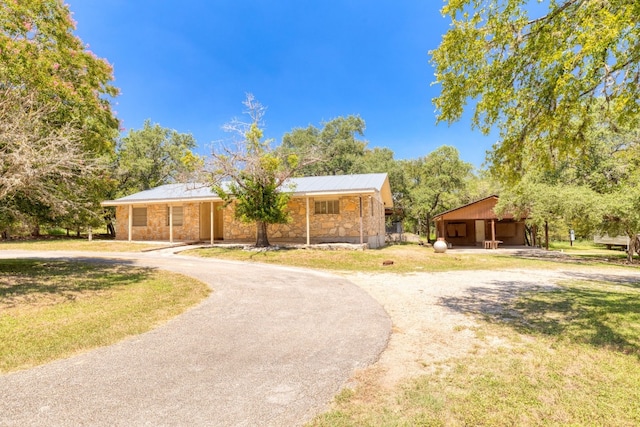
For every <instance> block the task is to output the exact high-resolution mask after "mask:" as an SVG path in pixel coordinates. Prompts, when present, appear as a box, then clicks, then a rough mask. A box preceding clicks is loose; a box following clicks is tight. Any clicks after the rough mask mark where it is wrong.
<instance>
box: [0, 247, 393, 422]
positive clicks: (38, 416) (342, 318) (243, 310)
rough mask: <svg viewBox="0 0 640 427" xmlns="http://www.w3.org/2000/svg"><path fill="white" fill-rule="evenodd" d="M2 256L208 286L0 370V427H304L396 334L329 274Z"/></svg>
mask: <svg viewBox="0 0 640 427" xmlns="http://www.w3.org/2000/svg"><path fill="white" fill-rule="evenodd" d="M0 257H2V258H16V257H43V258H74V259H84V260H102V261H104V259H111V260H117V261H115V262H128V263H132V264H135V265H142V266H149V267H157V268H162V269H166V270H171V271H175V272H179V273H183V274H187V275H189V276H192V277H195V278H197V279H199V280H202V281H204V282H206V283H208V284H209V285H210V286H211V287H212V288H213V290H214V292H213V293H212V294H211V296H210V297H209V298H207V299H206V300H205V301H204V302H203V303H201V304H200V305H198V306H196V307H194V308H192V309H191V310H189V311H187V312H186V313H184V314H183V315H181V316H178V317H177V318H175V319H173V320H171V321H169V322H168V323H166V324H164V325H163V326H161V327H159V328H157V329H154V330H153V331H150V332H148V333H145V334H143V335H139V336H136V337H133V338H130V339H126V340H124V341H122V342H120V343H118V344H115V345H113V346H109V347H104V348H99V349H96V350H93V351H90V352H87V353H85V354H81V355H79V356H75V357H72V358H69V359H65V360H60V361H57V362H53V363H50V364H47V365H43V366H40V367H37V368H34V369H30V370H26V371H20V372H15V373H11V374H8V375H3V376H0V425H2V426H30V425H37V426H44V425H46V426H78V425H87V426H88V425H91V426H94V425H95V426H101V425H105V426H106V425H108V426H132V425H133V426H135V425H150V426H163V425H165V426H176V425H184V426H203V425H207V426H254V425H260V426H269V425H271V426H293V425H300V424H303V423H304V422H305V421H308V420H309V419H311V418H312V417H313V416H314V415H316V414H318V413H319V412H322V411H323V410H325V409H327V405H328V403H329V402H330V401H331V399H332V397H333V396H334V395H335V393H336V392H338V391H339V389H340V388H341V387H342V386H343V385H344V384H345V383H346V381H348V379H349V378H350V377H351V376H352V375H353V373H354V370H355V369H357V368H362V367H365V366H367V365H369V364H371V363H373V362H374V361H375V360H376V359H377V358H378V356H379V354H380V353H381V352H382V350H383V349H384V348H385V346H386V343H387V340H388V338H389V334H390V330H391V321H390V319H389V317H388V316H387V314H386V313H385V311H384V310H383V309H382V307H380V305H379V304H378V303H377V302H376V301H375V300H373V299H372V298H371V297H370V296H369V295H368V294H367V293H365V292H364V291H363V290H361V289H360V288H358V287H357V286H355V285H353V284H352V283H350V282H349V281H347V280H345V279H342V278H340V277H337V276H334V275H331V274H324V273H319V272H314V271H309V270H302V269H294V268H283V267H275V266H268V265H257V264H246V263H240V262H228V261H219V260H213V259H199V258H191V257H185V256H179V255H173V254H167V253H164V254H163V253H158V252H156V253H144V254H110V255H103V254H96V253H60V252H55V253H52V252H49V253H34V252H21V251H0Z"/></svg>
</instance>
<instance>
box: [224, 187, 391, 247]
mask: <svg viewBox="0 0 640 427" xmlns="http://www.w3.org/2000/svg"><path fill="white" fill-rule="evenodd" d="M317 200H328V199H326V198H322V199H317ZM315 201H316V199H314V198H310V199H309V210H310V212H311V213H310V216H309V235H310V239H309V240H310V243H312V244H314V243H338V242H340V243H360V198H359V196H345V197H340V198H339V204H340V209H339V213H338V214H316V213H315V212H314V206H315ZM362 208H363V215H362V228H363V236H364V243H368V244H369V246H370V247H374V248H376V247H380V246H382V245H384V241H385V229H384V205H383V203H382V201H381V200H380V199H379V198H377V197H373V196H372V197H369V196H364V197H363V198H362ZM225 209H226V212H225V215H224V240H225V241H254V240H255V238H256V226H255V224H243V223H240V222H239V221H237V220H235V219H234V217H233V205H230V206H228V207H227V208H225ZM306 211H307V209H306V199H301V198H297V199H293V200H291V201H290V202H289V212H290V215H291V218H292V220H291V221H290V222H289V223H288V224H272V225H270V226H269V231H268V232H269V241H270V242H272V243H278V242H295V243H306V240H307V237H306V236H307V226H306V224H307V212H306ZM372 212H373V214H372Z"/></svg>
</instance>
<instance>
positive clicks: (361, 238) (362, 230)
mask: <svg viewBox="0 0 640 427" xmlns="http://www.w3.org/2000/svg"><path fill="white" fill-rule="evenodd" d="M362 221H363V218H362V196H360V244H363V243H364V228H363V227H364V224H363V223H362Z"/></svg>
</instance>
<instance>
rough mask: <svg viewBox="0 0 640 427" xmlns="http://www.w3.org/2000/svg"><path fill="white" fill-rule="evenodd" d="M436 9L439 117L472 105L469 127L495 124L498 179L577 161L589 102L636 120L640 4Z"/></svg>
mask: <svg viewBox="0 0 640 427" xmlns="http://www.w3.org/2000/svg"><path fill="white" fill-rule="evenodd" d="M442 12H443V14H444V15H446V16H449V17H450V18H451V28H450V29H449V31H448V32H447V33H446V34H445V35H444V36H443V39H442V42H441V44H440V45H439V47H438V48H437V49H435V50H433V51H432V52H431V55H432V62H433V64H434V65H435V67H436V82H437V83H439V84H441V86H442V90H441V94H440V95H439V96H438V97H437V98H435V99H434V103H435V105H436V107H437V110H438V120H439V121H445V122H453V121H457V120H459V119H460V118H461V116H462V113H463V111H464V110H465V108H466V107H467V104H468V103H472V105H473V108H474V114H473V124H474V125H475V126H478V127H479V128H480V129H481V130H482V131H483V132H485V133H488V132H489V131H490V130H491V129H492V128H493V127H494V126H497V127H498V128H499V130H500V141H499V142H498V143H497V144H496V145H495V146H494V148H493V150H492V152H491V153H490V160H491V162H492V169H493V171H494V173H496V174H497V175H498V176H499V177H501V178H502V179H503V180H506V181H517V180H518V179H519V177H520V176H521V175H522V174H523V173H525V172H526V171H527V170H529V169H530V168H553V167H555V165H556V164H557V162H562V161H564V160H566V159H567V158H573V159H575V158H579V157H580V156H581V155H582V154H584V153H582V152H581V150H580V148H581V147H582V145H583V143H584V141H585V139H586V138H587V133H588V131H589V130H590V129H592V128H593V127H594V125H595V123H594V122H593V120H592V117H593V116H592V113H593V111H594V110H596V109H600V110H602V114H601V117H604V118H606V120H607V121H609V122H610V123H611V124H612V125H613V126H621V125H623V124H631V125H632V126H636V127H637V125H638V124H639V123H640V104H639V103H638V99H640V85H639V84H638V81H639V80H640V26H639V25H638V22H639V21H638V16H640V2H638V1H636V0H610V1H592V0H564V1H550V2H544V3H542V2H533V1H527V0H450V1H448V3H447V4H446V6H444V8H443V9H442ZM601 100H604V102H601Z"/></svg>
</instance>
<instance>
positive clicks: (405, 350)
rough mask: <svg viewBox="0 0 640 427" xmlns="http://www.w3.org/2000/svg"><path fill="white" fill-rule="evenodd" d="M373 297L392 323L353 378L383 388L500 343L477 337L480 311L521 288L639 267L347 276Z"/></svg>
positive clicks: (633, 276)
mask: <svg viewBox="0 0 640 427" xmlns="http://www.w3.org/2000/svg"><path fill="white" fill-rule="evenodd" d="M347 277H348V278H349V279H350V280H351V281H353V282H354V283H355V284H357V285H358V286H360V287H361V288H363V289H364V290H366V291H367V292H368V293H369V294H370V295H371V296H373V298H375V299H376V300H378V301H379V302H380V304H381V305H382V306H383V307H384V309H385V310H386V311H387V313H388V314H389V316H390V317H391V320H392V322H393V330H392V335H391V339H390V341H389V345H388V347H387V349H386V350H385V351H384V352H383V353H382V355H381V357H380V359H379V361H378V362H377V363H376V364H374V365H373V366H371V367H369V368H367V369H366V370H364V371H362V372H360V373H359V374H358V375H357V377H356V381H358V382H359V383H360V384H371V383H373V382H375V383H376V384H375V385H376V386H378V387H383V388H392V387H394V386H395V385H397V384H398V383H399V382H401V381H403V380H406V379H410V378H413V377H416V376H420V375H423V374H427V373H430V372H433V371H434V370H435V369H437V368H439V367H441V366H442V363H443V362H445V361H447V360H448V359H451V358H453V357H457V356H464V355H466V354H469V353H470V352H471V351H476V350H478V349H482V348H487V347H493V346H500V345H505V343H503V342H501V341H500V340H499V339H497V338H495V339H494V338H492V337H484V338H483V339H482V340H481V339H478V338H477V337H476V334H475V332H474V330H473V328H474V327H475V326H477V325H479V321H480V318H481V317H482V315H483V314H495V313H496V312H500V311H501V310H504V306H505V303H506V302H508V301H509V300H511V299H513V298H515V297H516V296H517V295H518V294H519V293H520V292H522V291H524V290H531V289H540V290H545V289H547V290H548V289H553V288H555V287H556V286H557V283H558V282H559V281H560V280H564V279H570V278H582V279H592V280H603V279H604V280H611V281H616V280H635V281H638V280H640V272H633V271H629V270H621V271H620V272H617V273H615V274H614V273H610V272H609V271H607V273H606V274H603V273H602V271H598V270H596V269H594V270H588V271H585V270H581V271H580V272H579V273H578V272H576V271H560V270H503V271H460V272H443V273H416V274H411V275H399V274H390V273H385V274H366V273H357V274H351V275H348V276H347Z"/></svg>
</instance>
